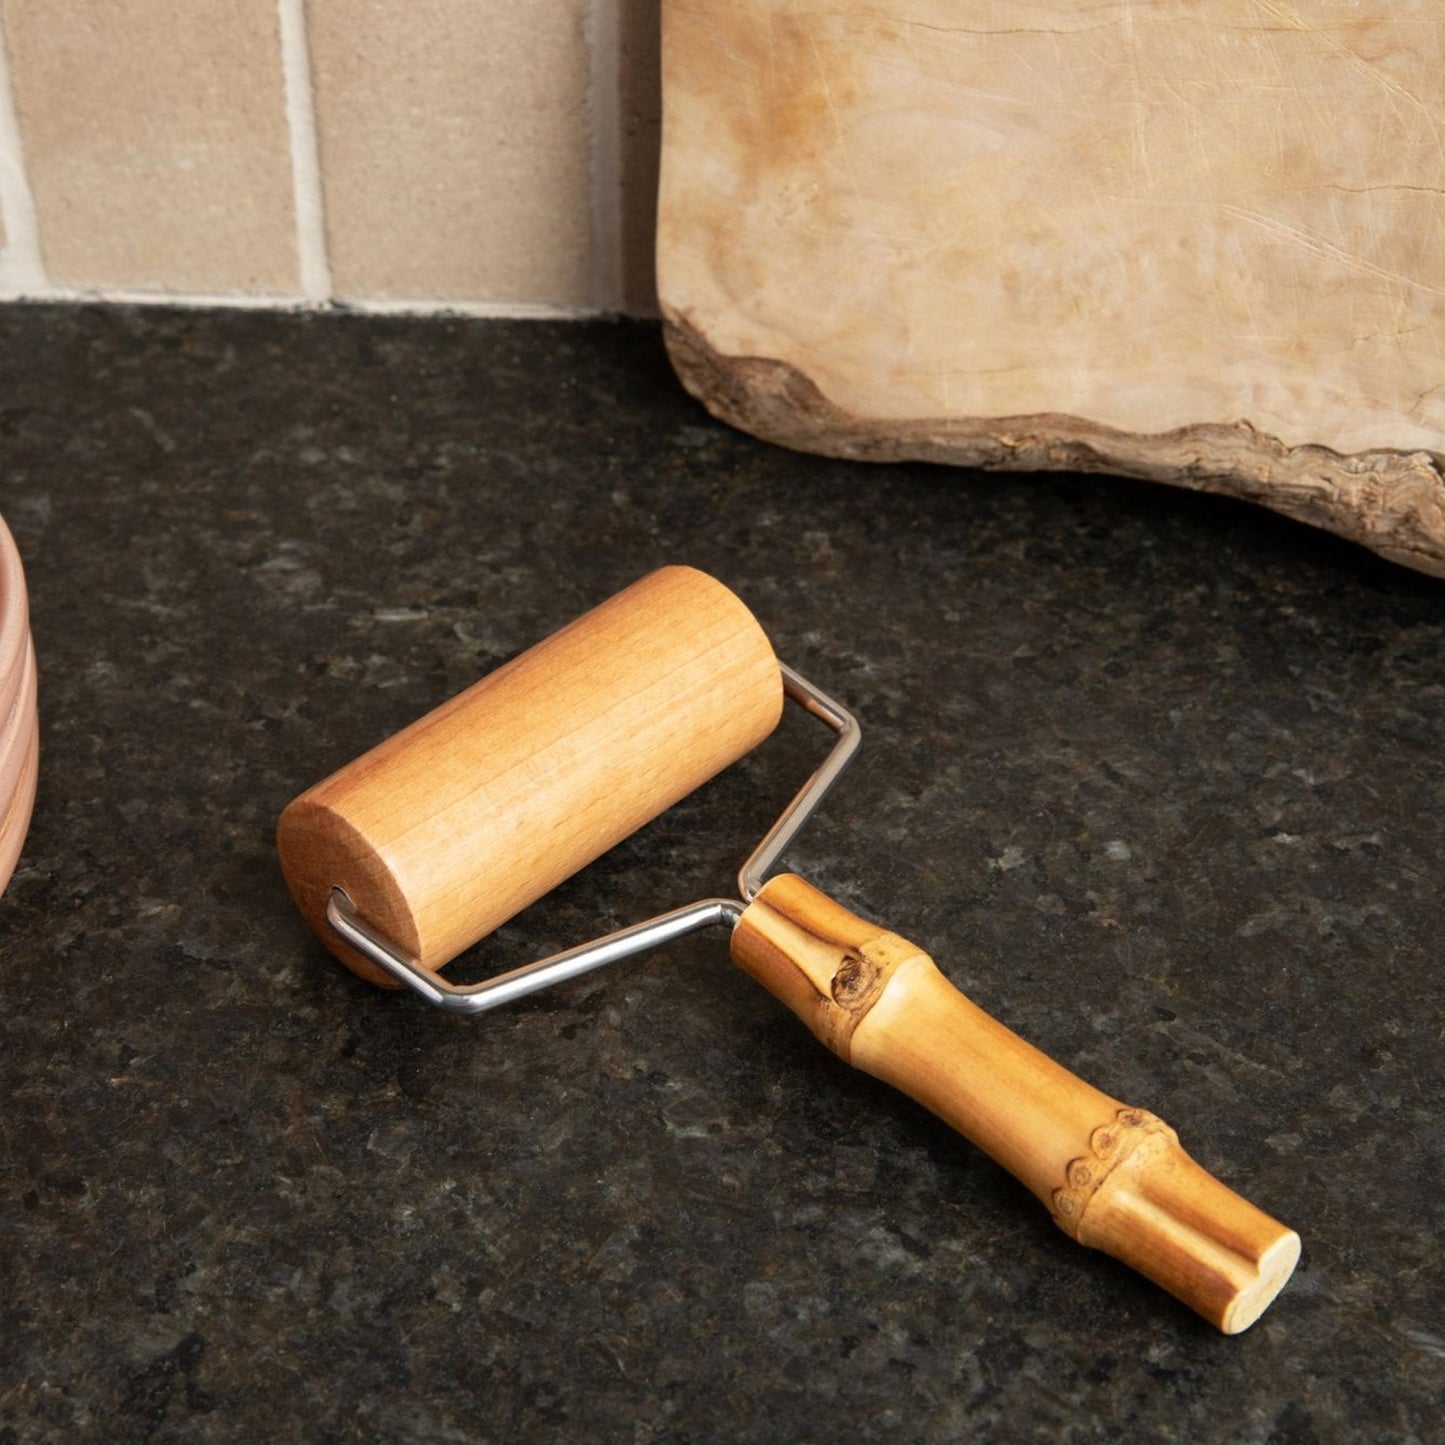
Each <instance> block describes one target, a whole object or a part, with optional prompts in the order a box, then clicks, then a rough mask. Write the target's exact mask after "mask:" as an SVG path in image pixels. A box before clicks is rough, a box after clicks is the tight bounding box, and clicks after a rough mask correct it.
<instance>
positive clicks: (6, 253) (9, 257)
mask: <svg viewBox="0 0 1445 1445" xmlns="http://www.w3.org/2000/svg"><path fill="white" fill-rule="evenodd" d="M0 215H3V216H4V217H5V244H4V246H0V296H25V295H33V294H35V293H37V292H44V291H47V290H48V289H49V283H48V281H47V280H46V276H45V265H44V262H43V261H42V260H41V258H40V226H39V223H38V221H37V220H36V216H35V197H34V195H33V194H32V192H31V190H30V176H29V174H28V172H27V171H26V169H25V142H24V139H23V138H22V136H21V134H20V112H19V110H18V109H17V107H16V105H15V91H14V88H13V87H12V86H11V84H10V55H9V48H8V46H7V45H6V42H5V34H4V25H3V22H0Z"/></svg>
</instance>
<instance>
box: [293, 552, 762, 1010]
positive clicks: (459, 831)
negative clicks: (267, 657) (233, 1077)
mask: <svg viewBox="0 0 1445 1445" xmlns="http://www.w3.org/2000/svg"><path fill="white" fill-rule="evenodd" d="M782 701H783V692H782V677H781V674H780V673H779V671H778V664H777V659H776V658H775V657H774V656H773V650H772V647H771V646H770V645H769V643H768V639H767V636H766V635H765V634H764V632H763V630H762V628H761V627H760V626H759V625H758V623H757V621H756V620H755V619H754V618H753V616H752V614H751V613H750V612H749V611H748V609H747V608H746V607H745V606H744V605H743V604H742V603H741V602H740V601H739V600H738V599H737V598H736V597H735V596H734V595H733V594H732V593H731V592H730V591H729V590H728V589H727V588H726V587H724V586H723V585H722V584H721V583H719V582H715V581H714V580H713V579H712V578H710V577H708V576H706V575H705V574H704V573H701V572H697V571H694V570H693V569H691V568H687V567H666V568H663V569H662V570H660V571H657V572H654V573H652V574H650V575H649V576H647V577H644V578H643V579H642V580H641V581H640V582H637V583H635V584H634V585H633V586H631V587H629V588H628V589H627V590H626V591H624V592H621V593H619V594H618V595H617V596H615V597H613V598H611V599H609V600H608V601H607V602H604V603H603V604H602V605H601V606H599V607H596V608H594V609H593V610H592V611H591V612H588V613H586V614H585V615H584V616H582V617H580V618H578V619H577V620H576V621H575V622H573V623H572V624H571V625H570V626H568V627H565V628H563V629H562V631H560V632H557V633H554V634H553V635H552V636H550V637H548V638H546V639H545V640H544V641H542V642H540V643H538V644H537V645H536V646H535V647H533V648H532V649H531V650H530V651H528V652H525V653H523V654H522V655H521V656H520V657H517V658H515V659H514V660H513V661H511V662H509V663H508V664H506V665H505V666H504V667H502V668H499V669H498V670H497V671H496V672H494V673H492V674H491V675H490V676H489V677H486V678H484V679H483V680H482V681H481V682H479V683H477V684H476V685H475V686H473V687H471V688H469V689H468V690H467V691H466V692H463V693H461V694H460V695H459V696H457V697H454V698H453V699H452V700H451V701H450V702H448V703H445V704H444V705H443V706H441V707H439V708H437V709H436V711H434V712H432V713H429V714H428V715H427V716H426V717H424V718H422V719H420V720H419V721H418V722H415V723H413V724H412V725H411V726H410V727H408V728H406V729H404V730H403V731H402V732H400V733H397V734H396V735H395V736H394V737H392V738H389V739H388V740H387V741H386V742H384V743H382V744H381V745H380V746H379V747H377V748H374V749H373V750H372V751H371V752H369V753H367V754H366V755H365V756H364V757H361V758H358V759H357V760H356V761H355V762H353V763H351V764H349V765H348V766H346V767H344V768H342V769H341V770H340V771H339V772H337V773H334V774H333V775H332V776H331V777H329V778H327V779H326V780H325V781H324V782H321V783H318V784H317V785H316V786H315V787H313V788H310V789H308V790H307V791H306V792H305V793H303V794H302V795H301V796H300V797H299V798H297V799H295V801H293V802H292V803H291V804H290V805H289V806H288V807H287V809H286V810H285V812H284V813H283V814H282V816H281V821H280V826H279V830H278V837H277V843H278V847H279V850H280V854H281V866H282V869H283V870H284V872H285V874H286V881H287V884H288V886H289V887H290V889H291V892H292V895H293V897H294V898H295V899H296V902H297V904H298V906H299V907H300V909H301V911H302V912H303V913H304V914H305V916H306V918H307V919H308V921H309V922H310V923H311V926H312V927H313V928H314V929H315V930H316V932H317V934H318V935H319V936H320V937H321V938H322V940H323V941H324V942H325V943H326V945H327V947H328V948H330V949H331V951H332V952H333V953H335V954H336V956H337V957H338V958H340V959H341V960H342V961H343V962H344V963H346V964H347V965H348V967H350V968H352V969H354V970H355V971H356V972H357V973H359V974H361V975H362V976H363V977H365V978H368V979H370V980H372V981H373V982H375V983H379V984H383V985H390V984H391V980H390V979H389V978H387V977H386V976H385V975H383V974H381V973H380V971H379V970H377V969H376V968H374V967H373V966H372V965H370V964H368V963H367V962H366V961H365V960H363V959H361V958H360V957H358V956H357V955H356V954H354V953H353V952H352V951H351V950H350V949H347V948H346V947H345V946H344V945H342V944H341V943H339V942H338V941H337V940H336V939H335V937H334V936H333V935H332V934H331V931H330V929H329V928H328V927H327V925H326V922H325V917H324V915H325V908H326V902H327V899H328V897H329V895H330V891H331V889H332V887H333V886H336V887H340V888H343V889H344V890H345V891H346V893H347V894H348V896H349V897H350V898H351V900H352V902H353V903H354V904H355V906H356V908H357V910H358V912H359V913H360V914H361V916H362V918H363V919H365V921H366V922H368V923H369V924H371V925H372V926H373V927H374V928H376V929H378V930H380V931H381V932H382V933H383V934H384V935H386V937H387V938H388V939H390V940H391V942H392V943H394V944H395V945H396V946H397V947H399V948H400V949H402V950H403V951H405V952H406V953H409V954H410V955H411V956H412V957H414V958H416V959H418V960H419V961H420V962H421V963H422V964H424V965H425V966H426V967H428V968H433V969H436V968H441V967H442V966H443V965H445V964H446V963H448V962H449V961H450V960H451V959H453V958H455V957H456V955H457V954H459V953H461V952H462V951H463V950H464V949H466V948H468V947H470V946H471V945H472V944H473V943H475V942H476V941H477V940H478V939H479V938H482V937H484V936H485V935H486V934H488V933H490V932H491V931H492V930H493V929H494V928H497V927H498V926H499V925H500V924H502V923H504V922H506V920H507V919H509V918H511V917H512V915H513V914H515V913H517V912H519V911H520V910H521V909H523V908H525V907H526V906H527V905H528V904H529V903H532V902H533V901H535V900H536V899H538V898H540V897H541V896H542V895H543V894H544V893H546V892H548V891H549V890H550V889H552V888H554V887H555V886H556V885H557V884H558V883H560V882H562V881H563V880H564V879H565V878H567V877H569V876H570V875H571V874H572V873H575V872H576V871H577V870H578V869H579V868H583V867H585V866H586V865H587V864H588V863H590V862H591V861H592V860H593V859H594V858H596V857H598V856H599V855H600V854H602V853H604V852H606V851H607V849H609V848H611V847H612V846H613V845H614V844H615V843H618V842H620V841H621V840H622V839H623V838H625V837H626V836H627V835H628V834H629V833H632V832H634V831H636V830H637V829H638V828H640V827H641V826H642V825H643V824H644V823H646V822H648V821H649V820H650V819H652V818H654V817H656V816H657V815H658V814H659V813H661V812H662V811H663V810H664V809H666V808H668V807H670V806H671V805H672V804H673V803H675V802H676V801H677V800H678V799H680V798H682V797H684V796H685V795H686V794H688V793H690V792H691V791H692V790H693V789H694V788H696V787H698V786H699V785H700V784H702V783H703V782H705V781H706V780H707V779H708V778H710V777H712V776H713V775H714V774H715V773H718V772H720V771H721V770H722V769H723V768H725V767H726V766H727V765H728V764H729V763H731V762H734V761H735V760H736V759H738V758H739V757H741V756H742V755H743V754H744V753H746V752H748V751H749V750H750V749H752V748H753V747H755V746H756V745H757V744H758V743H760V742H761V741H762V740H763V739H764V738H765V737H767V735H768V734H769V733H770V732H771V731H772V730H773V728H774V727H776V726H777V722H778V717H779V714H780V712H781V710H782Z"/></svg>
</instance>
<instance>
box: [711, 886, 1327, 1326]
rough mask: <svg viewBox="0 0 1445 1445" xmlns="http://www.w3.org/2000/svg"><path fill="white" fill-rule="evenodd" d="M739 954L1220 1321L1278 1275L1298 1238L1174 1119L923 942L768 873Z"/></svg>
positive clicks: (1078, 1233) (1052, 1199)
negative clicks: (1068, 1052) (1140, 1103)
mask: <svg viewBox="0 0 1445 1445" xmlns="http://www.w3.org/2000/svg"><path fill="white" fill-rule="evenodd" d="M732 954H733V959H734V961H735V962H737V963H738V964H739V965H740V966H741V967H742V968H743V969H744V970H746V972H748V973H749V974H751V975H752V976H753V977H754V978H755V979H757V980H758V982H759V983H761V984H763V985H764V986H765V987H766V988H768V989H769V990H770V991H771V992H773V993H775V994H777V996H778V997H779V998H780V999H782V1000H783V1002H784V1003H786V1004H787V1005H788V1007H789V1008H791V1009H792V1010H793V1012H794V1013H796V1014H797V1015H798V1016H799V1017H800V1018H801V1019H802V1020H803V1021H804V1022H805V1023H806V1024H807V1025H808V1027H809V1028H811V1029H812V1031H813V1033H814V1034H815V1035H816V1036H817V1037H818V1038H819V1039H820V1040H821V1041H822V1042H823V1043H825V1044H827V1046H828V1047H829V1048H830V1049H832V1050H833V1052H834V1053H836V1054H837V1055H838V1056H839V1057H840V1058H841V1059H843V1060H844V1061H845V1062H847V1063H850V1064H853V1065H854V1066H855V1067H857V1068H860V1069H862V1070H863V1071H864V1072H865V1073H869V1074H873V1075H874V1076H876V1077H877V1078H880V1079H882V1080H884V1081H885V1082H886V1083H890V1084H893V1085H894V1086H895V1087H896V1088H899V1089H901V1090H902V1091H903V1092H904V1093H905V1094H908V1095H909V1096H910V1097H911V1098H914V1099H916V1100H917V1101H918V1102H919V1103H921V1104H923V1105H925V1106H926V1107H928V1108H929V1109H931V1110H932V1111H933V1112H934V1113H935V1114H937V1115H938V1116H939V1117H940V1118H941V1119H943V1120H945V1121H946V1122H947V1123H949V1124H951V1125H952V1126H953V1127H954V1128H955V1129H957V1130H958V1131H959V1132H960V1133H962V1134H963V1135H965V1136H966V1137H967V1138H969V1139H971V1140H972V1141H973V1142H974V1143H975V1144H977V1145H978V1146H979V1147H980V1148H981V1149H983V1150H984V1151H985V1152H986V1153H988V1154H989V1155H991V1156H992V1157H993V1158H994V1159H996V1160H997V1161H998V1162H999V1163H1000V1164H1002V1165H1003V1166H1004V1168H1006V1169H1008V1170H1009V1172H1010V1173H1012V1174H1013V1175H1015V1176H1016V1177H1017V1178H1018V1179H1019V1180H1021V1181H1022V1182H1023V1183H1024V1184H1025V1185H1027V1186H1028V1188H1029V1189H1031V1190H1032V1191H1033V1192H1034V1193H1035V1194H1036V1195H1037V1196H1038V1197H1039V1199H1041V1200H1042V1201H1043V1203H1044V1205H1045V1206H1046V1207H1047V1208H1048V1210H1049V1212H1050V1213H1051V1214H1052V1216H1053V1218H1054V1221H1055V1223H1056V1224H1058V1226H1059V1227H1060V1228H1061V1229H1062V1230H1063V1231H1064V1233H1065V1234H1067V1235H1069V1236H1070V1237H1071V1238H1073V1239H1076V1240H1078V1241H1079V1242H1080V1243H1081V1244H1086V1245H1090V1246H1092V1247H1093V1248H1095V1249H1101V1250H1103V1251H1104V1252H1105V1253H1106V1254H1112V1255H1114V1256H1115V1257H1116V1258H1118V1259H1121V1260H1123V1261H1124V1263H1125V1264H1128V1265H1130V1266H1131V1267H1133V1268H1134V1269H1137V1270H1138V1271H1139V1272H1140V1273H1141V1274H1143V1275H1145V1276H1147V1277H1148V1278H1149V1279H1152V1280H1153V1281H1154V1282H1155V1283H1156V1284H1159V1285H1162V1286H1163V1288H1165V1289H1167V1290H1168V1291H1169V1292H1170V1293H1171V1294H1173V1295H1175V1296H1176V1297H1177V1298H1178V1299H1181V1300H1183V1301H1184V1303H1185V1304H1187V1305H1189V1306H1190V1307H1191V1308H1192V1309H1195V1310H1197V1311H1198V1312H1199V1313H1200V1314H1201V1315H1203V1316H1204V1318H1205V1319H1207V1320H1209V1321H1210V1323H1211V1324H1213V1325H1216V1326H1217V1327H1218V1328H1219V1329H1220V1330H1222V1331H1223V1332H1224V1333H1225V1334H1237V1333H1238V1332H1239V1331H1240V1330H1243V1329H1246V1328H1248V1326H1249V1325H1251V1324H1253V1323H1254V1321H1255V1320H1256V1319H1258V1318H1259V1316H1260V1315H1261V1314H1262V1313H1263V1312H1264V1310H1265V1309H1266V1308H1267V1307H1268V1305H1269V1303H1270V1301H1271V1300H1273V1299H1274V1297H1275V1296H1276V1295H1277V1294H1278V1293H1279V1292H1280V1290H1281V1289H1283V1288H1284V1285H1285V1283H1286V1282H1287V1281H1288V1279H1289V1277H1290V1274H1291V1273H1292V1272H1293V1270H1294V1266H1295V1263H1296V1261H1297V1260H1298V1259H1299V1252H1300V1241H1299V1236H1298V1235H1297V1234H1296V1233H1295V1232H1294V1231H1293V1230H1291V1229H1287V1228H1286V1227H1285V1226H1284V1225H1282V1224H1280V1223H1279V1222H1278V1221H1277V1220H1274V1219H1271V1218H1270V1216H1269V1215H1267V1214H1265V1213H1263V1212H1262V1211H1261V1210H1259V1209H1256V1208H1255V1207H1254V1205H1252V1204H1250V1203H1249V1202H1248V1201H1247V1200H1245V1199H1242V1198H1241V1197H1240V1196H1239V1195H1237V1194H1235V1193H1234V1191H1233V1190H1231V1189H1229V1188H1227V1187H1226V1186H1225V1185H1224V1184H1221V1183H1220V1182H1219V1180H1217V1179H1215V1178H1214V1176H1213V1175H1212V1174H1210V1173H1209V1172H1208V1171H1207V1170H1205V1169H1202V1168H1201V1167H1200V1166H1199V1165H1198V1164H1196V1163H1195V1162H1194V1160H1193V1159H1191V1158H1190V1157H1189V1155H1188V1154H1186V1153H1185V1152H1184V1150H1183V1149H1182V1148H1181V1147H1180V1145H1179V1138H1178V1136H1177V1135H1176V1134H1175V1132H1174V1131H1173V1129H1171V1128H1170V1127H1169V1126H1168V1125H1167V1124H1165V1123H1164V1122H1163V1120H1161V1119H1157V1118H1155V1116H1154V1115H1153V1114H1150V1113H1147V1112H1146V1111H1144V1110H1143V1109H1136V1108H1131V1107H1129V1106H1126V1105H1124V1104H1121V1103H1120V1102H1119V1101H1118V1100H1117V1099H1113V1098H1111V1097H1110V1096H1109V1095H1108V1094H1104V1093H1101V1092H1100V1091H1099V1090H1098V1089H1095V1088H1094V1087H1093V1086H1092V1085H1090V1084H1086V1083H1084V1081H1083V1080H1082V1079H1079V1078H1076V1077H1075V1076H1074V1075H1073V1074H1071V1073H1070V1072H1069V1071H1068V1070H1067V1069H1065V1068H1063V1067H1062V1066H1060V1065H1059V1064H1056V1063H1055V1062H1054V1061H1053V1060H1052V1059H1050V1058H1049V1057H1048V1056H1047V1055H1045V1054H1042V1053H1040V1052H1039V1051H1038V1050H1037V1049H1036V1048H1034V1047H1033V1046H1032V1045H1031V1044H1028V1043H1025V1042H1024V1040H1023V1039H1021V1038H1019V1036H1018V1035H1017V1034H1015V1033H1012V1032H1011V1031H1010V1030H1008V1029H1006V1028H1005V1027H1004V1026H1003V1025H1002V1024H1000V1023H998V1022H997V1021H996V1020H995V1019H992V1018H990V1017H989V1015H988V1014H986V1013H984V1012H983V1010H982V1009H980V1008H978V1007H977V1006H976V1005H975V1004H972V1003H970V1002H969V1000H968V999H966V998H965V997H964V996H963V995H962V994H961V993H959V992H958V990H957V989H955V988H954V987H953V985H952V984H950V983H949V982H948V980H947V979H946V978H944V976H943V975H942V974H941V973H940V972H939V971H938V969H937V968H936V967H935V966H934V963H933V960H932V959H931V958H929V957H928V955H927V954H926V953H924V952H923V951H922V950H921V949H919V948H918V947H917V946H916V945H914V944H911V943H909V942H908V941H907V940H906V939H903V938H900V937H899V936H898V935H897V934H895V933H889V932H888V931H887V930H885V929H883V928H880V927H879V926H878V925H877V924H875V923H868V922H866V921H865V920H864V919H861V918H859V917H858V916H857V915H856V914H853V913H850V912H849V911H848V910H847V909H846V908H843V907H841V906H840V905H839V904H837V903H834V902H833V901H832V900H831V899H830V898H828V897H826V896H825V895H824V894H822V893H819V892H818V891H817V889H815V888H813V887H812V886H810V885H809V884H807V883H805V882H804V881H803V880H802V879H801V878H797V877H794V876H792V875H784V876H782V877H778V878H774V879H773V880H772V881H771V882H770V883H768V884H767V885H766V886H765V887H764V888H763V889H762V890H761V892H759V894H758V896H757V898H756V899H755V900H754V901H753V903H752V904H751V905H750V906H749V907H748V909H747V911H746V912H745V913H744V914H743V916H742V918H741V919H740V920H739V921H738V924H737V927H736V928H735V929H734V930H733V941H732Z"/></svg>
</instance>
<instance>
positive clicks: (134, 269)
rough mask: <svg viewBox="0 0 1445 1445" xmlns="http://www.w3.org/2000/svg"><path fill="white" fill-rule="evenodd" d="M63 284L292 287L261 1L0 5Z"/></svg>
mask: <svg viewBox="0 0 1445 1445" xmlns="http://www.w3.org/2000/svg"><path fill="white" fill-rule="evenodd" d="M0 15H3V18H4V22H5V32H6V37H7V39H8V41H9V51H10V58H11V66H12V80H13V83H14V88H15V96H16V105H17V109H18V110H19V113H20V128H21V134H22V135H23V137H24V141H25V150H26V160H27V165H28V171H29V176H30V184H31V187H32V190H33V192H34V195H35V205H36V211H37V214H38V220H39V231H40V244H41V250H42V253H43V256H44V260H45V265H46V268H47V271H48V273H49V275H50V278H51V280H53V281H56V282H59V283H61V284H68V285H75V286H99V287H123V288H129V287H135V288H141V289H146V290H150V289H162V290H180V291H218V292H262V293H265V292H279V293H288V294H289V293H294V292H295V291H296V288H297V279H296V256H295V227H294V223H293V218H292V201H291V169H290V161H289V147H288V139H287V129H286V118H285V108H284V100H283V91H282V78H281V65H280V52H279V46H278V41H277V22H276V5H275V3H274V0H127V3H125V4H120V3H118V0H45V3H44V4H38V3H35V0H0Z"/></svg>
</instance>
